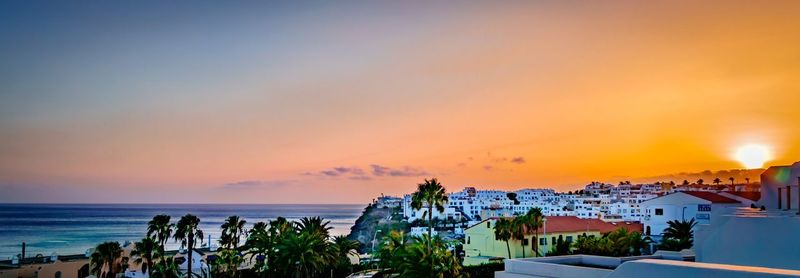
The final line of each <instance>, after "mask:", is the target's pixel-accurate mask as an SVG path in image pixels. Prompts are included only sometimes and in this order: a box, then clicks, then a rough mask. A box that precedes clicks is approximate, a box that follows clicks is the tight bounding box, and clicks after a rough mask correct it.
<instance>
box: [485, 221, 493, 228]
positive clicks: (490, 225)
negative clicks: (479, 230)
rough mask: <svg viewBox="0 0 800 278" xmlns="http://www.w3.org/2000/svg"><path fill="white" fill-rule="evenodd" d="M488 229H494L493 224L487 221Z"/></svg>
mask: <svg viewBox="0 0 800 278" xmlns="http://www.w3.org/2000/svg"><path fill="white" fill-rule="evenodd" d="M486 228H489V229H491V228H492V222H489V221H486Z"/></svg>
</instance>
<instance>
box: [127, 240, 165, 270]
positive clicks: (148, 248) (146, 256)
mask: <svg viewBox="0 0 800 278" xmlns="http://www.w3.org/2000/svg"><path fill="white" fill-rule="evenodd" d="M159 254H160V251H159V245H158V242H156V240H155V239H153V238H151V237H145V238H143V239H142V240H141V241H139V242H136V243H134V244H133V250H131V257H133V258H134V262H135V263H137V264H139V265H141V266H142V273H147V274H148V275H149V274H150V273H151V272H152V269H153V262H154V260H155V258H156V257H158V256H159Z"/></svg>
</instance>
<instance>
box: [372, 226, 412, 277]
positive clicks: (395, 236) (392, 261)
mask: <svg viewBox="0 0 800 278" xmlns="http://www.w3.org/2000/svg"><path fill="white" fill-rule="evenodd" d="M406 241H407V238H406V236H405V235H404V234H403V232H399V231H391V232H389V234H388V235H386V236H385V237H383V239H382V240H381V243H380V247H379V248H378V251H377V253H376V254H375V257H377V258H378V259H380V261H379V262H380V264H381V265H380V267H381V268H395V269H396V268H397V267H398V266H399V264H400V262H399V261H398V260H397V259H398V258H400V256H401V255H402V254H401V252H402V250H403V248H405V245H406Z"/></svg>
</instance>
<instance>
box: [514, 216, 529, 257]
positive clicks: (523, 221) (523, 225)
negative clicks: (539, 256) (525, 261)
mask: <svg viewBox="0 0 800 278" xmlns="http://www.w3.org/2000/svg"><path fill="white" fill-rule="evenodd" d="M527 218H528V217H527V215H520V216H517V217H514V219H512V220H511V237H512V238H514V239H515V240H519V241H520V244H521V245H522V257H523V258H525V244H524V243H525V242H524V240H525V235H526V234H527V233H528V223H527V222H528V219H527Z"/></svg>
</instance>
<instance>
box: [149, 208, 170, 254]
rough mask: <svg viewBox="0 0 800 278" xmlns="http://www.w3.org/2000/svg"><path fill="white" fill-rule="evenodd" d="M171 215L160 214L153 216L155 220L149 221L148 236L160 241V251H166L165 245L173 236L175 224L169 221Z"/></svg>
mask: <svg viewBox="0 0 800 278" xmlns="http://www.w3.org/2000/svg"><path fill="white" fill-rule="evenodd" d="M169 221H170V216H169V215H166V214H160V215H156V216H153V220H150V222H147V237H150V238H153V239H155V240H156V242H158V251H159V252H161V253H164V245H165V244H167V240H169V238H170V237H171V236H172V230H173V228H175V225H173V224H171V223H169Z"/></svg>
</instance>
